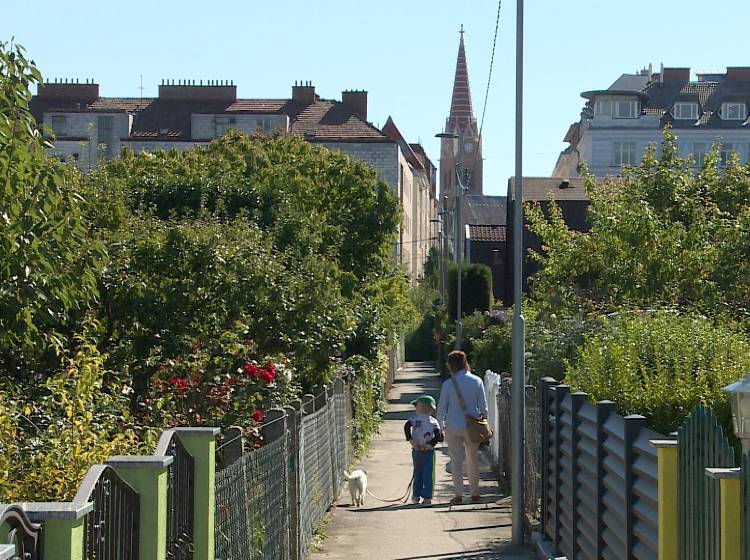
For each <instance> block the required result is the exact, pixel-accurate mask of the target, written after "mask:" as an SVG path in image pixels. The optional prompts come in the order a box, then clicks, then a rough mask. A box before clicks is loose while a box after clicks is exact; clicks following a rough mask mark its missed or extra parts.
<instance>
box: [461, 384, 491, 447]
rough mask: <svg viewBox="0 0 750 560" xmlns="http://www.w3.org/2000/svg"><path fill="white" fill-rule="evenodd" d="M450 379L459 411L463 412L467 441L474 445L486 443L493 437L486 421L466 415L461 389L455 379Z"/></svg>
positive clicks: (482, 418)
mask: <svg viewBox="0 0 750 560" xmlns="http://www.w3.org/2000/svg"><path fill="white" fill-rule="evenodd" d="M451 379H452V380H453V386H454V387H455V388H456V395H458V402H459V403H460V404H461V410H463V412H464V418H466V431H467V432H468V434H469V439H470V440H471V441H473V442H474V443H487V442H488V441H490V439H492V436H493V435H494V432H493V431H492V428H490V425H489V423H488V422H487V419H486V418H484V417H481V416H480V417H479V418H474V417H473V416H471V415H469V414H467V413H466V402H465V401H464V396H463V395H462V394H461V389H459V388H458V381H456V378H455V377H451Z"/></svg>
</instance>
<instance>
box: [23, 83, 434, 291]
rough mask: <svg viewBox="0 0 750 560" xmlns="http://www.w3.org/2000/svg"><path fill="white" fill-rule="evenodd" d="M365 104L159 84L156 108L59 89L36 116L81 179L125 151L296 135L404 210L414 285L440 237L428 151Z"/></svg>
mask: <svg viewBox="0 0 750 560" xmlns="http://www.w3.org/2000/svg"><path fill="white" fill-rule="evenodd" d="M367 97H368V96H367V92H366V91H353V90H348V91H343V92H342V93H341V100H340V101H338V100H327V99H322V98H321V97H320V96H319V95H318V94H317V93H316V91H315V87H314V86H313V85H312V83H310V82H305V83H296V84H295V85H294V86H293V87H292V91H291V97H290V98H287V99H242V98H238V97H237V86H235V85H234V84H233V83H231V82H229V81H206V83H203V81H200V82H198V83H196V82H195V81H194V80H179V81H178V82H177V83H176V84H175V83H174V80H172V81H165V82H162V84H161V85H160V86H159V92H158V96H157V97H155V98H123V97H101V96H100V93H99V85H98V84H96V83H94V82H93V80H89V81H86V82H84V83H78V82H74V81H73V80H70V81H65V82H63V81H62V80H58V81H56V82H53V83H49V82H47V83H44V84H41V85H40V86H39V89H38V92H37V95H35V96H34V98H33V99H32V102H31V110H32V112H33V113H34V116H35V117H36V119H37V122H40V123H44V124H45V125H46V126H47V127H49V129H51V130H52V131H53V133H54V142H53V145H54V153H55V154H57V155H58V157H60V159H62V160H64V161H71V162H75V164H76V165H78V166H79V167H80V168H82V169H84V170H86V169H91V168H92V167H94V166H95V165H96V163H97V162H98V161H99V160H101V159H110V158H113V157H115V156H117V155H118V154H119V153H120V151H121V150H122V149H123V148H130V149H132V150H133V151H134V152H141V151H144V150H155V149H178V150H181V149H186V148H191V147H193V146H199V145H205V144H208V143H209V142H211V141H212V140H213V139H215V138H218V137H220V136H221V135H223V134H224V133H225V132H227V131H228V130H230V129H233V130H238V131H241V132H245V133H248V134H263V135H273V134H294V135H298V136H301V137H303V138H304V139H305V140H306V141H308V142H310V143H312V144H315V145H318V146H322V147H325V148H328V149H332V150H339V151H341V152H343V153H345V154H347V155H349V156H351V157H352V158H355V159H358V160H362V161H364V162H366V163H367V164H369V165H370V166H371V167H372V168H373V169H375V171H376V172H377V173H378V176H379V177H380V179H382V180H383V181H385V182H386V183H388V185H389V186H390V187H391V188H392V189H393V190H394V192H396V193H397V194H398V196H399V199H400V200H401V203H402V207H403V224H402V228H401V232H400V237H401V238H402V239H401V241H400V243H398V244H397V245H396V247H395V249H394V251H395V255H396V258H397V260H398V262H399V263H400V264H401V266H402V267H403V268H404V270H406V271H408V272H409V274H410V275H411V276H412V277H414V278H416V277H417V276H419V275H420V274H421V273H422V267H423V264H424V260H425V258H426V255H427V252H428V251H429V246H428V245H427V244H429V242H430V241H431V238H432V237H434V235H432V234H431V233H430V231H429V227H430V225H428V224H432V220H433V219H434V218H435V212H436V202H435V168H434V166H433V165H432V163H431V162H430V160H429V158H427V156H426V154H425V153H424V150H423V149H422V147H421V146H418V147H415V146H414V145H409V144H408V143H406V142H405V141H404V140H403V137H402V136H401V133H400V132H398V134H397V135H394V134H390V135H388V134H386V133H384V131H382V130H380V129H378V128H377V127H375V126H374V125H373V124H372V123H370V122H369V121H368V114H367V105H368V99H367ZM391 123H392V121H391ZM394 128H395V125H394ZM396 131H397V129H396ZM415 150H416V151H415ZM417 152H418V153H419V155H417Z"/></svg>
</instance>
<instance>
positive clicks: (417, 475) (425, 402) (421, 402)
mask: <svg viewBox="0 0 750 560" xmlns="http://www.w3.org/2000/svg"><path fill="white" fill-rule="evenodd" d="M411 404H413V405H414V408H415V414H414V415H413V416H411V417H410V418H409V419H408V420H407V421H406V424H404V435H406V441H409V442H411V447H412V451H411V457H412V462H413V464H414V483H413V487H412V488H413V490H412V498H411V501H412V503H414V504H418V503H419V500H420V498H421V500H422V505H425V506H428V505H430V504H432V493H433V491H434V489H435V446H436V445H437V444H438V443H439V442H441V441H443V432H442V431H441V430H440V424H439V423H438V421H437V420H436V419H435V417H434V416H432V415H433V414H434V413H435V409H436V406H435V399H434V398H432V397H431V396H430V395H422V396H421V397H418V398H416V399H414V400H413V401H411Z"/></svg>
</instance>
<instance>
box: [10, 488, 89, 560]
mask: <svg viewBox="0 0 750 560" xmlns="http://www.w3.org/2000/svg"><path fill="white" fill-rule="evenodd" d="M19 505H20V506H21V507H22V508H23V510H24V511H25V512H26V516H27V517H28V518H29V520H31V521H32V522H33V523H41V524H42V525H43V530H42V554H41V557H42V558H44V560H83V539H84V534H83V520H84V518H85V517H86V515H88V514H89V513H90V512H91V511H92V510H93V509H94V504H93V503H90V502H87V503H75V502H28V503H23V504H19Z"/></svg>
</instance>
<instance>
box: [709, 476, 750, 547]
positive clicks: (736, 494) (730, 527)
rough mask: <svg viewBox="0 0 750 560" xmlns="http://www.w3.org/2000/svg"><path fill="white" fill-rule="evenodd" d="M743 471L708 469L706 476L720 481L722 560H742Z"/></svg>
mask: <svg viewBox="0 0 750 560" xmlns="http://www.w3.org/2000/svg"><path fill="white" fill-rule="evenodd" d="M741 474H742V470H741V469H706V475H707V476H708V477H709V478H713V479H715V480H718V481H719V485H720V486H719V493H720V495H721V505H720V510H721V511H720V513H719V524H720V525H719V526H720V529H719V534H720V539H721V560H740V556H741V554H740V544H741V540H742V539H741V536H740V533H741V527H742V524H741V517H742V500H741V498H740V477H741Z"/></svg>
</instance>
